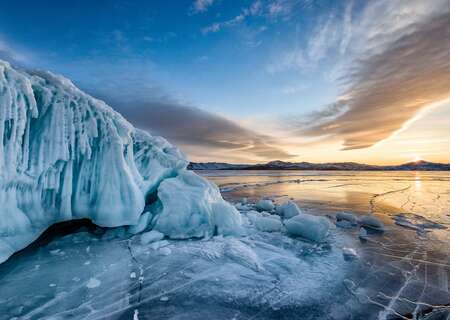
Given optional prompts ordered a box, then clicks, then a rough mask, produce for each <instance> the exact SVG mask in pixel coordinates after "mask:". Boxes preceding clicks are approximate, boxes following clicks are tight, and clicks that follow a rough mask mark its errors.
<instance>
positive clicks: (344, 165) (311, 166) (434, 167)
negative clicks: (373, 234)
mask: <svg viewBox="0 0 450 320" xmlns="http://www.w3.org/2000/svg"><path fill="white" fill-rule="evenodd" d="M188 169H190V170H340V171H450V164H448V163H447V164H445V163H434V162H428V161H423V160H421V161H416V162H408V163H404V164H401V165H394V166H375V165H369V164H363V163H355V162H330V163H311V162H284V161H280V160H275V161H270V162H267V163H260V164H230V163H223V162H203V163H196V162H191V163H190V164H189V166H188Z"/></svg>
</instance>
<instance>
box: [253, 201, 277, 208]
mask: <svg viewBox="0 0 450 320" xmlns="http://www.w3.org/2000/svg"><path fill="white" fill-rule="evenodd" d="M274 208H275V205H274V204H273V202H272V200H269V199H261V200H259V201H258V202H257V203H256V209H257V210H259V211H272V210H273V209H274Z"/></svg>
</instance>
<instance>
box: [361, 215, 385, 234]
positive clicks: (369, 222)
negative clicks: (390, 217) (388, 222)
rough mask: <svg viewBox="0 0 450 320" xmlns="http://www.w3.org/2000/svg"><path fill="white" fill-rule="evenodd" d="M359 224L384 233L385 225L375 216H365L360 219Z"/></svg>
mask: <svg viewBox="0 0 450 320" xmlns="http://www.w3.org/2000/svg"><path fill="white" fill-rule="evenodd" d="M359 223H360V224H361V225H362V226H364V227H367V228H370V229H373V230H377V231H384V224H383V222H381V221H380V220H379V219H377V218H376V217H374V216H373V215H365V216H362V217H360V218H359Z"/></svg>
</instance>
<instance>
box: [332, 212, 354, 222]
mask: <svg viewBox="0 0 450 320" xmlns="http://www.w3.org/2000/svg"><path fill="white" fill-rule="evenodd" d="M336 220H337V221H348V222H350V223H351V224H352V225H356V224H357V222H358V220H357V219H356V216H355V215H354V214H352V213H349V212H338V213H336Z"/></svg>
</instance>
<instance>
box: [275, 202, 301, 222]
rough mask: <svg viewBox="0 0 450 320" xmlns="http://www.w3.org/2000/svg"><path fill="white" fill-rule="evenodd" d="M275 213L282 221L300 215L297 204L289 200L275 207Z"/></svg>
mask: <svg viewBox="0 0 450 320" xmlns="http://www.w3.org/2000/svg"><path fill="white" fill-rule="evenodd" d="M276 212H277V214H279V215H280V216H282V217H283V218H284V219H290V218H292V217H294V216H296V215H299V214H301V213H302V212H301V210H300V208H299V207H298V206H297V204H296V203H295V202H294V201H291V200H289V201H287V202H285V203H283V204H282V205H279V206H277V210H276Z"/></svg>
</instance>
